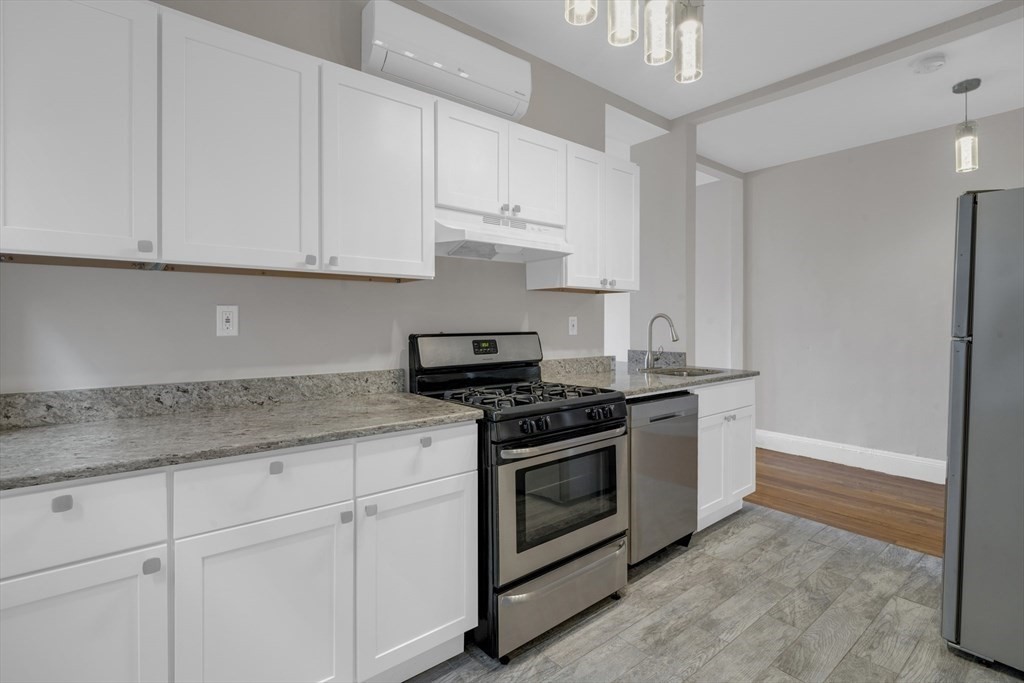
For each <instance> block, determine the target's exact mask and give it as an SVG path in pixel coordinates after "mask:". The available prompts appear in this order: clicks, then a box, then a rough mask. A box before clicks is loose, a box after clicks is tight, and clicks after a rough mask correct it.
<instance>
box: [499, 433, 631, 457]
mask: <svg viewBox="0 0 1024 683" xmlns="http://www.w3.org/2000/svg"><path fill="white" fill-rule="evenodd" d="M625 433H626V427H625V426H622V427H619V428H618V429H610V430H608V431H607V432H598V433H597V434H588V435H587V436H577V437H576V438H573V439H564V440H562V441H556V442H554V443H546V444H544V445H543V446H529V447H527V448H507V449H505V450H503V451H501V452H500V453H499V455H500V456H501V458H502V459H504V460H518V459H521V458H532V457H535V456H538V455H544V454H545V453H554V452H555V451H564V450H566V449H569V448H573V447H575V446H585V445H586V444H588V443H596V442H598V441H604V440H606V439H614V438H615V437H617V436H622V435H623V434H625Z"/></svg>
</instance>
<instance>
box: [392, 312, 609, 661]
mask: <svg viewBox="0 0 1024 683" xmlns="http://www.w3.org/2000/svg"><path fill="white" fill-rule="evenodd" d="M542 357H543V354H542V352H541V345H540V338H539V336H538V335H537V334H536V333H535V332H511V333H502V334H423V335H411V336H410V337H409V388H410V391H411V392H413V393H417V394H423V395H426V396H432V397H435V398H439V399H443V400H448V401H458V402H460V403H467V404H470V405H474V406H476V407H478V408H480V409H482V410H483V411H484V416H483V418H481V419H480V421H479V425H480V433H479V444H480V533H481V539H480V540H481V543H480V582H479V585H480V625H479V627H478V628H477V630H476V633H475V636H476V640H477V642H478V643H479V644H480V646H481V647H482V648H483V649H484V651H485V652H487V653H488V654H489V655H491V656H492V657H498V658H500V659H501V660H502V661H503V662H507V661H508V657H507V655H508V653H509V652H511V651H512V650H514V649H515V648H517V647H519V646H520V645H523V644H524V643H526V642H528V641H529V640H531V639H533V638H535V637H537V636H538V635H540V634H542V633H544V632H545V631H547V630H548V629H550V628H551V627H553V626H555V625H556V624H559V623H560V622H562V621H564V620H565V619H568V618H569V617H571V616H572V615H574V614H577V613H578V612H580V611H582V610H583V609H585V608H587V607H589V606H590V605H592V604H594V603H595V602H597V601H599V600H601V599H603V598H605V597H608V596H609V595H611V596H613V597H618V596H617V591H618V590H619V589H620V588H622V587H623V586H625V585H626V560H627V548H626V529H627V527H628V521H629V501H628V498H627V496H628V490H629V485H628V482H627V472H626V463H627V439H626V417H627V412H626V402H625V397H624V396H623V395H622V393H621V392H618V391H610V390H607V389H597V388H593V387H577V386H568V385H564V384H553V383H548V382H542V381H541V379H540V377H541V374H540V361H541V359H542Z"/></svg>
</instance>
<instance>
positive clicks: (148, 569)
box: [142, 557, 161, 575]
mask: <svg viewBox="0 0 1024 683" xmlns="http://www.w3.org/2000/svg"><path fill="white" fill-rule="evenodd" d="M160 566H161V562H160V558H159V557H151V558H149V559H148V560H146V561H145V562H143V563H142V573H143V574H147V575H148V574H156V573H157V572H158V571H160Z"/></svg>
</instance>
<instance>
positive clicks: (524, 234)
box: [434, 208, 573, 263]
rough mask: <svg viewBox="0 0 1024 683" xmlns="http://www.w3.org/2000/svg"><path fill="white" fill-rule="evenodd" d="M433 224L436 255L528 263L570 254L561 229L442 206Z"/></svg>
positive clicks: (437, 211)
mask: <svg viewBox="0 0 1024 683" xmlns="http://www.w3.org/2000/svg"><path fill="white" fill-rule="evenodd" d="M434 223H435V225H434V242H435V253H436V254H437V255H438V256H455V257H458V258H476V259H484V260H488V261H508V262H511V263H528V262H530V261H545V260H547V259H559V258H562V257H565V256H568V255H569V254H571V253H573V250H572V247H570V246H569V244H568V243H567V242H566V241H565V230H564V229H563V228H555V227H551V226H547V225H537V224H535V223H527V222H525V221H521V220H518V219H516V218H509V217H501V218H499V217H497V216H481V215H479V214H471V213H464V212H462V211H454V210H452V209H442V208H437V209H435V213H434Z"/></svg>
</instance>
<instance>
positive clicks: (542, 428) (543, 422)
mask: <svg viewBox="0 0 1024 683" xmlns="http://www.w3.org/2000/svg"><path fill="white" fill-rule="evenodd" d="M534 425H535V427H536V429H537V431H538V432H546V431H547V430H548V427H550V426H551V419H550V418H549V417H548V416H547V415H545V416H544V417H538V418H537V419H536V420H534Z"/></svg>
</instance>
